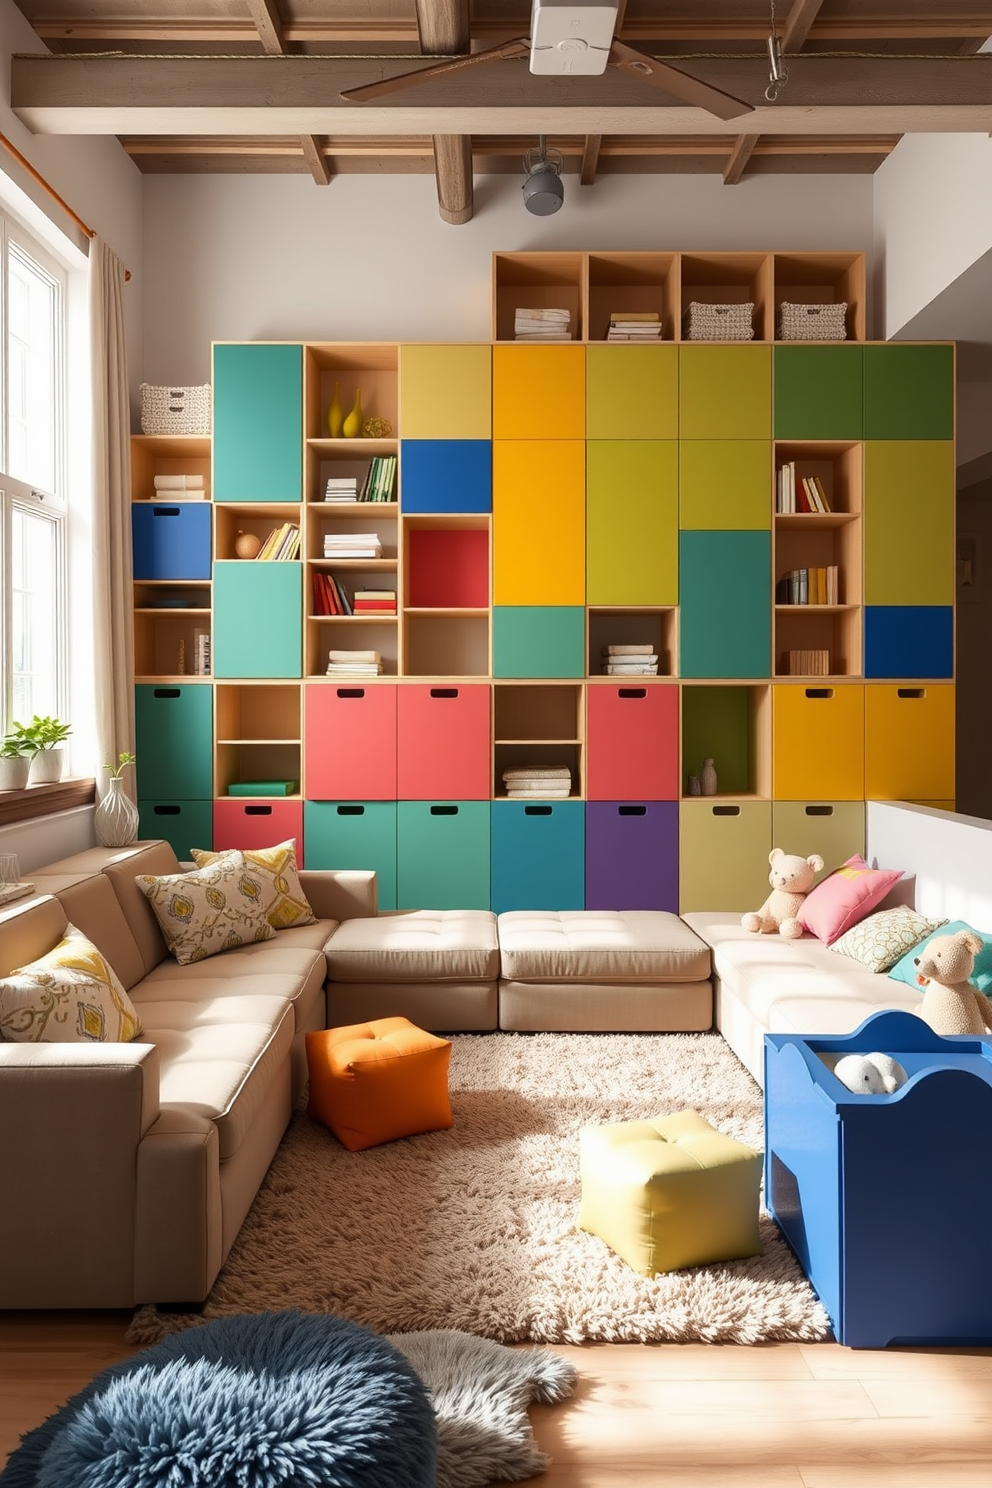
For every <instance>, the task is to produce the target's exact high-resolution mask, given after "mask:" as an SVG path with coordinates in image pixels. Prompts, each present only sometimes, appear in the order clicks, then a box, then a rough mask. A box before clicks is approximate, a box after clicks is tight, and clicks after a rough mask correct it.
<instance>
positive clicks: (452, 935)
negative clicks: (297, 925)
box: [324, 909, 499, 983]
mask: <svg viewBox="0 0 992 1488" xmlns="http://www.w3.org/2000/svg"><path fill="white" fill-rule="evenodd" d="M324 953H325V955H326V957H327V975H328V977H329V978H330V980H331V981H334V982H374V983H379V982H389V983H396V982H494V981H495V980H496V978H497V976H498V975H499V949H498V945H497V941H496V916H495V915H494V914H491V913H490V912H489V910H487V909H412V910H399V911H397V912H395V913H390V914H382V915H377V916H376V917H375V918H374V919H355V920H345V921H344V922H343V923H342V924H341V925H339V926H338V928H337V929H336V930H335V932H334V934H333V935H332V936H331V938H330V940H328V942H327V945H326V947H325V950H324Z"/></svg>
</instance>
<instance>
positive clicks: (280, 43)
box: [248, 0, 286, 57]
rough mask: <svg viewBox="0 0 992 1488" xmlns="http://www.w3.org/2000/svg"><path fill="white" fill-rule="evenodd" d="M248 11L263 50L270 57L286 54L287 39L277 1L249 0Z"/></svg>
mask: <svg viewBox="0 0 992 1488" xmlns="http://www.w3.org/2000/svg"><path fill="white" fill-rule="evenodd" d="M248 9H249V11H250V12H251V18H252V21H253V23H254V26H255V30H256V31H257V33H258V39H259V40H260V41H261V43H262V47H263V49H264V50H265V51H266V52H267V53H268V55H269V56H270V57H282V56H284V55H285V53H286V37H285V34H284V32H283V27H282V16H281V15H280V14H279V7H278V5H277V4H276V0H248Z"/></svg>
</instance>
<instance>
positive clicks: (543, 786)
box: [503, 765, 572, 801]
mask: <svg viewBox="0 0 992 1488" xmlns="http://www.w3.org/2000/svg"><path fill="white" fill-rule="evenodd" d="M503 784H504V785H505V786H506V794H507V796H508V798H509V799H510V800H511V801H513V800H516V801H523V800H534V799H535V797H538V796H542V797H547V798H549V799H551V800H562V799H564V798H567V797H568V796H570V795H571V793H572V772H571V770H570V769H569V767H568V765H562V766H561V767H560V768H559V767H556V766H549V767H548V768H545V767H543V766H541V765H520V766H518V767H517V768H516V769H513V770H504V771H503Z"/></svg>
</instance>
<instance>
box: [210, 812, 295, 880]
mask: <svg viewBox="0 0 992 1488" xmlns="http://www.w3.org/2000/svg"><path fill="white" fill-rule="evenodd" d="M291 837H293V838H295V839H296V862H297V866H298V867H300V868H302V867H303V802H302V801H274V800H273V801H244V800H240V801H238V800H225V801H215V802H214V852H226V851H227V850H228V849H229V848H232V847H239V848H240V849H241V851H242V852H250V851H252V850H253V849H257V848H261V847H275V846H276V844H277V843H279V842H288V841H289V839H290V838H291Z"/></svg>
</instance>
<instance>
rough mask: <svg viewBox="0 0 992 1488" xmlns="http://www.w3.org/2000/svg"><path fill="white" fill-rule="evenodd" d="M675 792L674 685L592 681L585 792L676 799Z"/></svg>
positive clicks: (598, 797)
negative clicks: (617, 683)
mask: <svg viewBox="0 0 992 1488" xmlns="http://www.w3.org/2000/svg"><path fill="white" fill-rule="evenodd" d="M678 795H679V697H678V688H677V687H674V686H666V685H662V686H659V685H658V684H657V683H655V684H650V683H648V684H647V685H645V684H643V683H642V684H641V685H640V686H639V685H638V684H637V680H636V678H631V680H630V681H629V682H624V683H622V684H619V685H615V684H613V683H604V684H602V685H600V684H599V683H598V682H597V683H590V684H589V687H588V689H587V704H586V797H587V799H588V800H590V801H675V800H677V799H678Z"/></svg>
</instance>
